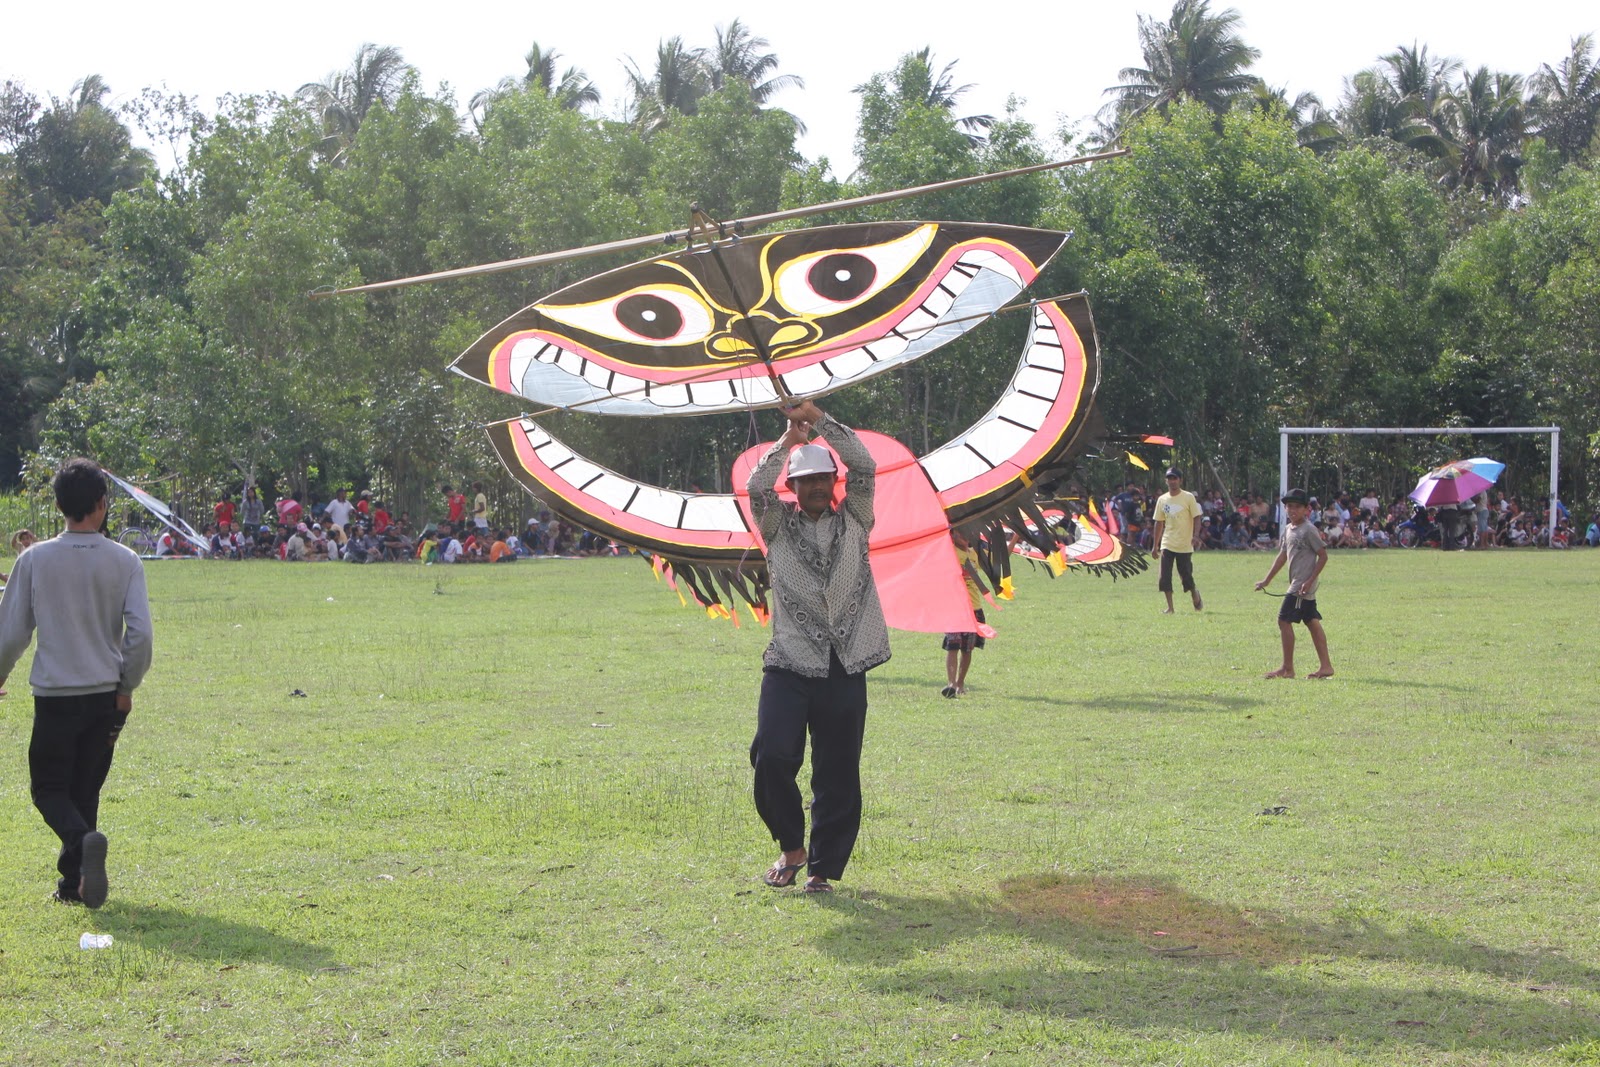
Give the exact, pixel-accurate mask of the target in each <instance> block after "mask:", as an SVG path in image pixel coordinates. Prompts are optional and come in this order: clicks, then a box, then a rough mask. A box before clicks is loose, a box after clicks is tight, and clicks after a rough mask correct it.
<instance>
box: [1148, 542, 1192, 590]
mask: <svg viewBox="0 0 1600 1067" xmlns="http://www.w3.org/2000/svg"><path fill="white" fill-rule="evenodd" d="M1174 563H1176V564H1177V565H1178V579H1179V580H1180V581H1182V582H1183V591H1184V592H1185V593H1192V592H1194V553H1193V552H1170V551H1168V550H1166V549H1162V550H1161V577H1160V579H1159V580H1158V581H1157V582H1156V591H1157V592H1161V593H1170V592H1172V565H1173V564H1174Z"/></svg>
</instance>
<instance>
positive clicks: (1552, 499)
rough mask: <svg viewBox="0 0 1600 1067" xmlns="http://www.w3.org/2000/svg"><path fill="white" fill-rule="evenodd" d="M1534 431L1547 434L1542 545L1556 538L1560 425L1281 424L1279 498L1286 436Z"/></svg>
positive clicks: (1285, 479) (1284, 487)
mask: <svg viewBox="0 0 1600 1067" xmlns="http://www.w3.org/2000/svg"><path fill="white" fill-rule="evenodd" d="M1507 433H1537V434H1549V435H1550V496H1549V498H1548V499H1547V500H1546V501H1545V545H1546V546H1549V545H1550V544H1552V543H1553V542H1554V540H1555V530H1556V490H1557V486H1558V484H1559V482H1560V479H1561V427H1559V426H1491V427H1475V426H1398V427H1379V426H1280V427H1278V497H1279V499H1280V500H1281V499H1282V497H1283V494H1284V493H1287V492H1288V491H1289V438H1290V437H1296V436H1298V437H1310V436H1341V435H1348V436H1352V437H1396V436H1397V437H1440V436H1445V435H1448V434H1455V435H1460V434H1468V435H1471V436H1474V437H1476V436H1480V435H1486V434H1507ZM1277 510H1278V521H1279V522H1280V523H1282V522H1283V505H1282V504H1281V503H1280V504H1279V505H1278V508H1277Z"/></svg>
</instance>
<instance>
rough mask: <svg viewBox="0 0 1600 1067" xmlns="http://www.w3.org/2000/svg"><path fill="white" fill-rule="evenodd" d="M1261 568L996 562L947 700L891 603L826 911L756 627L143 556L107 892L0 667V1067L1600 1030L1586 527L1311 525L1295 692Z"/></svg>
mask: <svg viewBox="0 0 1600 1067" xmlns="http://www.w3.org/2000/svg"><path fill="white" fill-rule="evenodd" d="M1267 565H1268V560H1267V559H1265V558H1264V557H1263V556H1261V555H1258V554H1249V555H1223V554H1212V555H1202V556H1200V557H1198V559H1197V564H1196V570H1197V574H1198V577H1199V579H1200V582H1201V588H1202V590H1203V592H1204V593H1205V597H1206V608H1207V610H1206V611H1205V613H1204V614H1201V615H1195V614H1193V613H1192V612H1187V611H1186V610H1183V609H1182V608H1181V607H1180V613H1179V614H1177V615H1175V616H1172V617H1166V616H1162V615H1160V614H1158V613H1157V609H1158V607H1159V605H1160V596H1159V594H1157V593H1156V591H1155V582H1154V578H1153V577H1151V576H1149V575H1146V576H1143V577H1141V578H1139V579H1136V580H1133V581H1124V582H1118V583H1115V584H1113V583H1112V582H1110V581H1107V580H1095V579H1092V578H1087V577H1084V576H1076V575H1073V576H1068V577H1064V578H1062V579H1060V580H1057V581H1054V582H1052V581H1049V580H1048V579H1046V578H1045V577H1044V576H1043V575H1042V574H1041V573H1037V572H1033V573H1030V572H1028V571H1027V570H1026V568H1024V571H1023V573H1021V574H1019V577H1018V586H1019V590H1020V595H1019V599H1018V600H1017V601H1016V603H1015V604H1014V605H1012V606H1010V607H1008V608H1007V609H1006V610H1004V611H1002V612H999V613H991V621H992V622H993V623H994V624H995V626H996V627H997V628H998V630H999V631H1000V637H999V639H998V640H996V641H994V642H992V643H991V644H990V647H989V648H987V649H985V650H983V651H982V652H979V653H978V654H977V656H976V659H975V662H974V666H973V670H972V675H971V677H970V679H969V685H970V687H971V689H972V692H971V694H970V695H969V696H968V697H966V698H964V699H962V700H959V701H949V700H944V699H941V698H940V697H939V695H938V688H939V686H940V685H941V684H943V654H942V653H941V652H940V651H939V650H938V640H937V638H936V637H932V636H927V635H908V634H896V635H895V658H894V659H893V660H892V661H891V662H890V663H888V664H887V665H885V666H884V667H882V668H880V669H878V670H876V671H874V672H873V674H872V676H871V679H872V680H871V682H870V685H869V689H870V696H871V700H872V710H871V712H870V713H869V716H868V725H867V752H866V756H865V761H864V778H865V783H866V792H867V811H866V819H865V825H864V827H863V832H862V835H861V839H860V843H859V846H858V848H857V851H856V855H855V859H854V861H853V862H852V864H851V867H850V870H849V872H848V876H847V878H846V880H845V881H844V882H842V883H841V884H840V891H839V892H838V893H837V894H835V896H834V897H832V898H831V899H812V898H807V897H804V896H801V895H800V894H798V893H796V892H793V891H786V892H774V891H771V890H768V889H766V888H765V887H762V886H760V885H758V884H757V882H756V877H757V875H758V874H759V872H760V871H761V870H762V869H763V868H764V867H765V865H766V864H767V863H768V862H770V860H771V859H772V857H773V855H774V854H775V852H774V846H773V845H772V844H771V842H770V841H768V840H765V836H766V835H765V833H764V831H763V830H762V828H761V826H760V823H759V822H758V820H757V819H756V816H755V813H754V810H753V807H752V805H751V802H750V800H749V797H748V788H749V773H750V772H749V767H748V763H747V748H748V744H749V740H750V734H751V730H752V725H753V716H754V712H753V701H754V696H755V692H756V687H757V682H758V661H759V655H760V651H761V648H762V646H763V645H764V643H765V634H764V631H761V630H759V629H757V628H755V627H754V626H752V625H750V624H749V623H748V620H747V621H746V625H745V626H744V627H743V628H742V629H733V628H732V627H730V626H729V625H728V624H727V623H726V622H720V623H719V622H711V621H708V620H706V619H705V618H704V616H703V615H701V614H700V613H698V612H696V611H693V610H685V609H683V608H681V607H679V605H678V602H677V599H676V598H675V597H674V596H673V595H672V594H671V593H670V592H668V591H667V590H666V589H665V588H664V587H662V586H659V585H657V584H656V583H655V582H654V581H653V580H652V579H651V578H650V576H649V573H648V571H647V570H646V568H645V567H644V566H643V564H642V563H639V562H638V561H625V560H595V561H586V562H561V561H544V562H534V563H522V564H518V565H516V566H515V567H511V568H493V569H491V568H487V567H482V568H472V567H458V568H450V569H447V568H443V567H427V568H424V567H418V566H405V567H401V566H393V567H370V568H362V567H349V566H316V565H306V566H299V565H295V566H286V565H281V564H271V563H262V564H243V565H239V564H210V563H201V562H175V563H163V564H154V565H151V566H150V568H149V575H150V589H151V596H152V601H153V604H154V610H155V614H156V624H157V641H158V647H157V660H156V667H155V669H154V670H153V671H152V673H151V675H150V678H149V680H148V682H147V684H146V685H145V686H144V687H143V688H141V689H140V690H139V693H138V695H137V700H136V704H135V710H134V717H133V719H132V720H131V721H130V725H129V728H128V730H127V732H126V733H125V734H124V738H123V741H122V744H121V747H120V749H119V752H118V757H117V766H116V767H115V769H114V770H113V772H112V780H111V782H110V783H109V785H108V787H107V791H106V795H107V803H106V805H105V808H104V813H103V818H102V826H103V828H105V829H106V830H107V832H108V834H109V835H110V837H111V841H112V854H111V859H112V865H113V869H112V876H113V877H112V900H111V902H110V903H109V904H108V905H107V906H106V907H105V908H104V909H102V910H101V911H100V912H98V913H88V912H85V911H83V910H81V909H73V908H67V907H63V906H60V905H54V904H50V903H48V902H46V900H45V897H46V895H47V893H48V891H49V889H50V887H51V884H52V883H51V879H52V877H53V857H54V841H53V838H51V836H50V835H49V833H48V831H47V830H46V829H45V827H44V826H43V824H42V822H41V821H40V820H39V819H38V818H37V815H36V814H35V813H34V812H33V810H32V808H31V806H30V804H29V800H28V796H27V773H26V755H25V750H26V745H27V736H28V730H29V720H30V710H31V709H30V706H29V702H28V700H27V697H26V695H25V692H26V685H25V679H26V664H27V660H26V659H25V660H24V663H23V664H22V665H20V666H19V668H18V670H17V672H16V675H15V676H14V677H13V679H12V682H11V688H12V690H13V695H12V696H11V697H10V698H8V699H7V700H5V701H4V702H0V758H3V759H4V760H5V764H4V766H5V768H6V773H5V774H4V776H3V779H0V780H3V781H4V782H5V783H6V785H5V788H4V797H5V808H6V810H7V812H8V814H7V815H6V817H5V819H4V820H3V821H0V901H3V906H4V908H5V914H6V916H7V918H8V921H7V922H6V923H4V924H3V927H0V1062H5V1063H27V1064H60V1063H82V1062H91V1061H96V1062H111V1063H149V1064H225V1063H248V1064H284V1063H291V1064H353V1063H375V1064H438V1063H452V1062H460V1063H471V1064H530V1063H539V1064H587V1063H599V1064H613V1063H622V1064H635V1063H637V1064H704V1063H728V1064H745V1063H752V1062H756V1061H764V1062H771V1061H775V1060H786V1061H794V1062H813V1063H838V1064H945V1063H990V1064H1019V1065H1020V1064H1039V1063H1064V1064H1065V1063H1070V1064H1110V1063H1117V1064H1124V1063H1126V1064H1179V1063H1181V1064H1186V1065H1204V1064H1215V1065H1224V1064H1226V1065H1234V1064H1396V1065H1400V1064H1405V1065H1411V1064H1502V1063H1516V1064H1573V1063H1596V1062H1600V926H1597V921H1596V920H1597V916H1600V848H1597V845H1596V842H1597V837H1600V776H1597V774H1596V762H1597V756H1600V733H1597V731H1596V725H1597V718H1600V711H1597V708H1596V692H1597V687H1596V684H1595V681H1594V670H1595V653H1594V642H1595V637H1596V632H1597V631H1596V627H1595V623H1594V618H1593V613H1594V590H1595V589H1596V584H1597V578H1600V553H1589V552H1580V551H1574V552H1570V553H1556V554H1552V553H1534V552H1512V551H1502V552H1484V553H1465V554H1450V555H1445V554H1441V553H1438V552H1399V551H1393V552H1388V553H1366V554H1362V553H1356V554H1350V553H1345V554H1336V555H1335V557H1334V560H1333V562H1332V563H1331V564H1330V568H1329V570H1328V572H1327V575H1326V577H1325V581H1324V586H1323V589H1322V592H1321V595H1320V598H1319V601H1320V604H1321V607H1322V609H1323V612H1324V614H1325V615H1326V616H1327V620H1326V625H1327V629H1328V634H1329V637H1330V641H1331V644H1332V649H1333V656H1334V662H1335V666H1336V667H1337V669H1338V671H1339V675H1338V677H1336V678H1334V679H1332V680H1331V681H1328V682H1313V681H1309V680H1297V681H1293V682H1268V681H1264V680H1262V679H1261V677H1260V675H1261V674H1262V672H1264V671H1266V670H1268V669H1271V668H1272V667H1274V666H1275V665H1276V658H1277V654H1278V650H1277V632H1276V626H1275V624H1274V622H1273V614H1274V611H1275V608H1276V606H1277V603H1278V602H1277V601H1275V600H1269V599H1268V598H1266V597H1264V596H1261V595H1260V594H1257V593H1254V592H1252V591H1251V585H1252V583H1253V582H1254V581H1255V580H1256V579H1257V578H1259V577H1260V576H1261V575H1262V574H1264V573H1265V571H1266V569H1267ZM1282 581H1283V580H1282V578H1281V577H1280V578H1279V582H1278V588H1279V589H1280V590H1281V589H1282ZM1179 599H1180V606H1181V604H1182V598H1181V597H1180V598H1179ZM1301 654H1302V659H1301V669H1302V671H1305V670H1308V669H1309V668H1310V665H1311V664H1313V663H1314V659H1311V658H1309V657H1310V655H1311V650H1310V647H1309V642H1306V641H1304V640H1302V649H1301ZM295 689H299V690H302V691H303V692H305V693H306V694H307V695H306V696H305V697H303V698H300V697H293V696H291V695H290V693H291V691H292V690H295ZM1280 807H1281V808H1283V809H1285V810H1284V812H1283V813H1282V814H1278V815H1264V814H1260V813H1261V812H1263V811H1266V810H1269V809H1273V808H1280ZM85 930H97V931H104V932H108V933H111V934H113V935H115V937H116V945H115V947H113V948H112V949H109V950H105V951H99V952H95V951H89V952H83V951H79V949H78V947H77V942H78V935H79V934H80V933H81V932H83V931H85Z"/></svg>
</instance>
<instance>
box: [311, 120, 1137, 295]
mask: <svg viewBox="0 0 1600 1067" xmlns="http://www.w3.org/2000/svg"><path fill="white" fill-rule="evenodd" d="M1127 154H1128V149H1126V148H1117V149H1113V150H1112V151H1109V152H1096V153H1094V154H1092V155H1087V156H1075V157H1073V158H1072V159H1059V160H1055V161H1053V162H1050V163H1035V164H1033V165H1031V166H1027V167H1016V168H1014V169H1012V170H1002V171H996V172H995V173H993V174H977V175H973V176H972V177H970V178H952V179H950V180H949V181H942V182H933V183H932V184H929V185H915V186H911V187H909V188H906V189H895V190H892V191H890V192H884V193H870V194H868V195H866V196H856V197H850V198H848V199H845V200H833V201H830V202H828V203H826V204H813V205H811V206H809V207H797V208H790V209H788V210H786V211H772V212H768V213H766V214H764V215H751V216H749V217H748V218H743V219H730V220H729V221H727V222H724V223H720V224H717V225H716V226H715V227H712V228H708V227H706V226H704V225H702V224H701V223H699V222H698V221H697V222H696V223H694V224H691V226H690V227H689V229H687V230H669V231H667V232H666V233H661V234H652V235H650V236H647V237H628V238H624V239H622V240H620V241H605V242H602V243H601V244H594V245H585V246H584V247H582V248H568V249H564V250H563V251H560V252H541V253H539V254H537V255H532V256H523V257H521V258H519V259H506V260H501V261H500V262H498V263H481V264H479V265H477V266H474V267H456V268H455V269H453V270H441V271H434V272H433V273H431V274H418V275H415V276H413V277H410V278H395V279H393V280H391V281H386V282H369V283H368V284H366V285H352V286H349V287H347V288H344V289H335V288H333V287H331V286H329V287H327V288H324V289H316V290H313V291H312V293H311V294H310V295H311V297H312V299H317V298H319V297H324V296H342V295H344V294H346V293H375V292H379V291H381V290H384V289H399V288H401V287H403V286H407V285H422V284H425V283H427V282H442V281H448V280H450V279H452V278H472V277H475V276H477V275H480V274H499V273H501V272H503V271H508V270H521V269H522V268H524V267H537V266H541V265H543V264H546V263H565V262H567V261H568V260H573V259H585V258H588V257H590V256H604V255H609V254H610V253H612V252H632V251H635V250H638V249H644V248H651V247H657V246H660V245H678V244H682V243H684V242H686V241H691V240H693V239H694V238H695V237H698V236H701V235H704V234H707V233H709V232H712V231H713V230H714V232H715V233H716V234H717V236H719V237H721V236H725V235H726V234H727V233H728V232H729V231H732V232H733V233H734V234H735V235H738V234H742V233H743V232H745V231H746V230H748V229H751V228H753V227H756V226H765V225H767V224H768V223H772V222H783V221H785V220H787V219H804V218H810V217H811V216H813V215H824V214H827V213H828V212H830V211H845V210H848V209H850V208H856V207H867V206H869V205H872V204H887V203H891V202H893V201H895V200H905V199H908V198H910V197H914V196H925V195H926V194H928V193H936V192H940V191H942V190H945V189H960V188H962V187H963V186H967V185H978V184H980V183H983V182H993V181H999V180H1000V179H1001V178H1014V177H1016V176H1018V175H1022V174H1038V173H1040V172H1043V171H1047V170H1059V169H1060V168H1062V167H1075V166H1079V165H1081V164H1084V163H1096V162H1099V161H1101V160H1105V159H1115V158H1117V157H1118V156H1125V155H1127Z"/></svg>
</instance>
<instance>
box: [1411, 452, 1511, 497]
mask: <svg viewBox="0 0 1600 1067" xmlns="http://www.w3.org/2000/svg"><path fill="white" fill-rule="evenodd" d="M1505 469H1506V465H1505V464H1504V463H1496V462H1495V461H1494V460H1492V459H1485V458H1484V457H1482V456H1477V457H1475V458H1473V459H1458V460H1456V461H1454V462H1453V463H1446V464H1445V465H1444V466H1442V467H1435V468H1434V469H1433V470H1431V471H1429V472H1428V473H1427V474H1424V475H1423V476H1422V480H1421V481H1420V482H1418V483H1417V487H1416V488H1415V489H1413V490H1411V494H1410V496H1411V499H1412V500H1415V501H1416V502H1417V503H1419V504H1421V505H1422V506H1423V507H1425V508H1431V507H1437V506H1438V505H1440V504H1459V503H1461V502H1462V501H1465V500H1471V499H1472V498H1473V497H1475V496H1477V495H1478V494H1479V493H1481V492H1483V491H1484V490H1485V489H1487V488H1489V487H1490V486H1491V485H1493V484H1494V483H1495V480H1496V479H1498V478H1499V477H1500V472H1501V471H1503V470H1505Z"/></svg>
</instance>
